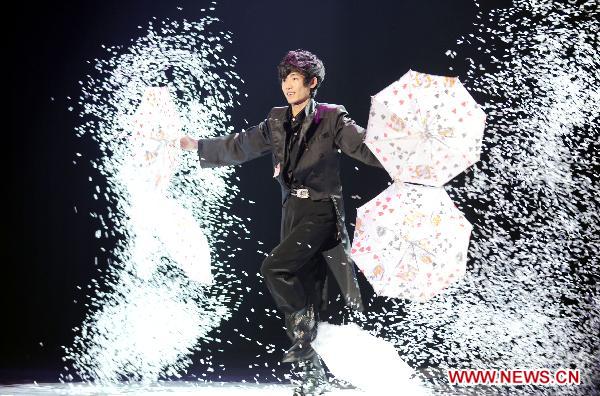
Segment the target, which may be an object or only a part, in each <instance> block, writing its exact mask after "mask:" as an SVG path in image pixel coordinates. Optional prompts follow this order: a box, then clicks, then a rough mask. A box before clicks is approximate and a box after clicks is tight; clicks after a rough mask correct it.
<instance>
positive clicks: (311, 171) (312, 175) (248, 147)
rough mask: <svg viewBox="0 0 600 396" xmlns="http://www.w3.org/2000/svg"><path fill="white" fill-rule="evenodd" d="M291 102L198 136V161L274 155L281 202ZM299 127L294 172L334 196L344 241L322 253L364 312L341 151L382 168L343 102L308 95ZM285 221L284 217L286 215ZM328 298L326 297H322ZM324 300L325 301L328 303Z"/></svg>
mask: <svg viewBox="0 0 600 396" xmlns="http://www.w3.org/2000/svg"><path fill="white" fill-rule="evenodd" d="M286 111H287V107H274V108H273V109H271V111H270V112H269V115H268V117H267V118H266V119H265V120H264V121H263V122H261V123H260V124H258V125H256V126H254V127H252V128H249V129H248V130H246V131H243V132H239V133H235V134H230V135H226V136H220V137H216V138H210V139H200V140H199V142H198V156H199V158H200V166H201V167H203V168H212V167H217V166H225V165H237V164H241V163H244V162H246V161H250V160H252V159H254V158H257V157H261V156H263V155H266V154H269V153H270V154H271V157H272V161H273V169H274V177H275V178H276V179H277V181H278V182H279V184H280V185H281V194H282V202H285V200H286V199H287V198H288V196H289V194H290V189H289V186H288V185H286V183H285V182H284V179H283V164H284V163H285V157H284V156H285V155H286V152H285V129H284V126H283V123H284V122H285V120H286ZM304 111H305V112H306V116H305V119H304V122H303V124H302V128H301V130H300V134H301V138H300V139H299V141H302V137H303V136H305V137H306V148H305V150H304V152H303V153H302V154H301V156H300V158H299V159H298V162H297V163H296V166H295V168H294V176H295V178H296V179H297V180H298V181H300V182H301V183H302V184H303V185H304V186H305V187H306V188H308V189H309V191H310V197H311V199H313V200H317V199H325V198H331V199H332V200H333V202H334V205H335V209H336V213H337V220H338V237H339V240H340V243H339V244H338V245H337V246H336V247H335V248H333V249H331V250H328V251H326V252H323V257H324V258H325V260H326V261H327V264H328V266H329V268H330V269H331V272H332V274H333V275H334V277H335V279H336V281H337V282H338V284H339V286H340V289H341V291H342V294H343V296H344V298H345V301H346V303H347V304H348V305H349V306H351V307H353V308H355V309H357V310H360V311H362V310H363V304H362V299H361V296H360V289H359V287H358V282H357V281H356V273H355V271H354V263H353V261H352V259H351V258H350V255H349V249H350V242H349V237H348V232H347V230H346V225H345V220H344V219H345V215H344V204H343V199H342V184H341V179H340V158H339V152H340V151H341V152H343V153H345V154H347V155H349V156H350V157H352V158H354V159H357V160H359V161H361V162H363V163H365V164H367V165H372V166H377V167H380V168H383V166H382V165H381V164H380V162H379V161H378V160H377V158H376V157H375V156H374V155H373V153H371V151H370V150H369V148H368V147H367V146H366V144H365V143H364V136H365V130H364V129H363V128H361V127H360V126H358V125H356V123H355V122H354V121H353V120H352V119H350V117H349V116H348V113H347V112H346V109H345V108H344V106H340V105H333V104H326V103H316V102H315V101H314V100H312V99H311V100H310V102H309V103H308V105H307V106H306V107H305V109H304ZM282 220H283V219H282ZM323 298H324V300H325V301H324V302H326V301H327V298H326V296H325V295H324V296H323ZM324 305H326V304H324Z"/></svg>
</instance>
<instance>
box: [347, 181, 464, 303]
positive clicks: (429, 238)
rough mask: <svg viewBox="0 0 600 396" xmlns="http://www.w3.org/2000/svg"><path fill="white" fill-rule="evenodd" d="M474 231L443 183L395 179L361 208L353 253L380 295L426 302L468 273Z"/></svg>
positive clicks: (353, 242)
mask: <svg viewBox="0 0 600 396" xmlns="http://www.w3.org/2000/svg"><path fill="white" fill-rule="evenodd" d="M471 230H472V226H471V224H470V223H469V222H468V221H467V220H466V219H465V217H464V216H463V214H462V213H461V212H460V211H459V210H458V209H457V208H456V206H455V205H454V203H453V202H452V200H451V199H450V197H449V196H448V194H447V193H446V191H445V190H444V189H443V188H440V187H429V186H420V185H414V184H408V183H401V182H396V183H393V184H392V185H390V186H389V187H388V188H387V189H385V190H384V191H383V192H382V193H381V194H379V195H378V196H377V197H375V198H374V199H372V200H371V201H369V202H367V203H366V204H365V205H363V206H361V207H360V208H358V209H357V220H356V228H355V230H354V239H353V241H352V248H351V255H352V258H353V259H354V261H355V263H356V265H357V266H358V268H360V270H361V271H362V272H363V273H364V274H365V276H366V277H367V279H368V280H369V282H370V283H371V285H372V286H373V289H374V290H375V292H376V293H377V294H378V295H381V296H388V297H397V298H406V299H410V300H415V301H422V302H423V301H427V300H428V299H430V298H432V297H433V296H435V295H436V294H439V293H440V292H442V291H443V290H444V289H446V288H447V287H448V286H449V285H450V284H452V283H453V282H455V281H457V280H458V279H459V278H461V277H462V276H464V274H465V269H466V262H467V249H468V245H469V238H470V235H471Z"/></svg>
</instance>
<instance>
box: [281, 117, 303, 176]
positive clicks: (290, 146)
mask: <svg viewBox="0 0 600 396" xmlns="http://www.w3.org/2000/svg"><path fill="white" fill-rule="evenodd" d="M305 113H306V107H304V108H303V109H302V110H300V112H299V113H298V114H297V115H296V116H295V117H294V116H292V106H288V110H287V117H286V121H285V122H284V124H283V127H284V128H285V153H286V156H285V163H284V164H283V180H284V181H285V183H286V184H287V185H288V186H290V188H300V187H301V186H302V185H301V183H300V182H299V181H298V180H296V178H295V177H294V172H293V171H294V168H295V167H296V163H297V162H298V158H299V156H300V154H301V153H302V149H303V148H304V146H305V142H304V137H303V139H302V140H300V130H301V129H302V123H303V122H304V119H305V118H306V117H305Z"/></svg>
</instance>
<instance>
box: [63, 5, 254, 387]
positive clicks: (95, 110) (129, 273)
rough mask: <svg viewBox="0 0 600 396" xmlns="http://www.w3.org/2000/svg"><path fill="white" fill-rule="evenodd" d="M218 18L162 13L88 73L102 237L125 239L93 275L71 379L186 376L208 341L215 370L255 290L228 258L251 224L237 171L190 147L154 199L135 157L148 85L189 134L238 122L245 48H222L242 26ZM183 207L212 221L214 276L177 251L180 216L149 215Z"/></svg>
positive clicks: (216, 131) (205, 223) (85, 132)
mask: <svg viewBox="0 0 600 396" xmlns="http://www.w3.org/2000/svg"><path fill="white" fill-rule="evenodd" d="M214 26H218V19H216V18H214V17H210V16H206V17H204V18H203V19H201V20H199V21H195V22H188V21H186V20H183V21H172V20H166V21H156V19H155V20H154V21H153V22H150V23H149V26H148V28H147V30H145V35H143V36H142V37H140V38H138V39H137V40H136V41H134V42H133V43H132V44H131V45H129V46H126V47H105V49H106V57H105V58H103V59H94V61H93V62H90V64H91V65H92V66H93V67H94V69H95V72H94V73H91V75H88V76H87V79H86V80H85V81H81V82H80V84H81V89H82V92H81V96H80V98H79V99H80V101H79V104H80V105H81V108H82V110H81V113H80V115H81V117H82V120H84V122H83V123H82V124H81V126H80V127H79V128H78V129H77V135H78V136H79V137H81V138H82V139H92V140H93V141H94V142H95V143H96V144H97V145H98V146H99V148H100V151H101V155H100V156H99V158H97V159H93V160H92V165H93V166H94V168H97V169H98V171H99V173H100V174H101V175H102V176H103V177H104V178H105V182H104V183H105V187H104V186H103V184H102V182H101V183H98V185H96V194H94V198H95V199H97V200H104V201H105V202H106V205H107V206H106V211H104V212H95V213H91V216H92V217H93V218H95V219H97V220H99V223H100V224H101V228H100V229H98V231H97V232H96V237H97V238H106V239H109V240H111V241H114V240H117V241H118V242H116V246H115V247H114V248H113V249H112V250H111V251H110V252H109V253H110V255H111V256H112V257H113V259H112V260H111V261H110V263H109V266H108V269H107V270H106V271H104V273H102V274H101V276H100V277H99V278H98V279H94V280H93V281H92V283H91V284H90V285H88V288H89V289H90V294H89V295H88V298H89V304H88V306H89V311H88V314H87V316H86V318H85V320H84V322H83V323H82V325H81V326H80V327H77V328H75V329H74V330H75V331H76V336H75V340H74V343H73V345H72V346H69V347H65V358H64V359H65V361H67V362H70V363H72V368H69V367H65V370H66V373H65V374H64V375H63V380H67V381H70V380H73V379H76V378H81V379H83V380H86V381H95V382H101V383H116V382H118V381H123V380H134V381H139V380H141V381H143V382H151V381H156V380H157V379H159V378H178V377H180V376H181V375H182V373H184V372H185V370H184V369H185V368H186V367H187V366H189V365H190V364H191V363H192V362H191V359H190V356H191V354H192V353H193V352H194V351H196V350H199V349H205V350H204V353H203V356H204V358H203V360H202V363H204V366H205V369H206V371H207V372H211V371H214V368H213V367H211V365H212V360H211V359H212V354H211V351H213V350H214V349H216V348H218V344H219V343H220V342H222V340H220V339H219V337H218V333H219V332H220V330H219V329H218V326H219V325H220V324H221V322H222V321H224V320H227V319H229V318H230V317H231V314H232V312H233V311H234V310H236V309H237V308H238V307H239V304H240V302H241V300H242V299H243V298H244V290H243V289H241V288H239V283H240V278H239V276H240V274H239V273H238V272H239V271H238V270H237V269H235V268H232V267H231V266H230V265H229V264H228V261H229V260H230V259H231V258H232V257H234V256H235V253H236V248H235V247H231V246H226V243H225V239H226V238H227V237H228V235H229V234H230V233H234V234H235V235H238V236H240V237H242V236H245V235H247V234H248V231H247V230H246V227H245V225H244V221H243V220H242V219H240V218H238V217H236V216H231V215H229V214H228V208H229V207H230V205H231V202H232V200H233V199H234V198H235V196H236V194H237V193H238V189H237V187H236V185H235V182H234V181H233V178H232V177H231V174H232V172H233V169H232V168H219V169H214V170H206V169H200V168H199V164H198V159H197V156H196V155H194V154H193V153H192V154H183V152H182V151H181V152H180V153H177V155H180V158H179V160H178V163H177V167H176V168H175V169H174V171H173V172H172V173H173V175H172V177H171V181H170V182H168V183H167V186H166V188H165V194H164V197H155V198H157V199H158V200H151V199H150V195H149V194H148V193H147V191H145V190H144V192H143V193H139V189H138V188H137V186H138V185H139V180H137V179H139V178H140V174H139V171H137V172H136V171H134V172H132V171H131V167H130V165H131V159H132V158H136V157H135V152H134V149H132V144H131V136H132V130H131V129H132V128H131V120H132V117H133V116H134V114H135V113H136V109H138V107H139V106H140V103H141V101H142V96H143V94H144V92H145V91H146V90H147V88H148V87H158V86H162V87H166V89H167V94H168V95H170V97H171V99H172V100H173V102H174V104H175V108H176V112H177V113H178V117H179V119H180V123H181V132H182V133H185V134H188V135H191V136H196V137H200V136H204V137H206V136H211V135H220V134H222V133H224V132H228V131H230V130H231V127H228V126H227V124H228V121H229V116H228V115H227V110H228V109H229V108H230V107H232V106H233V105H234V104H235V103H237V101H236V99H235V98H236V96H238V95H239V91H238V89H237V84H239V83H240V82H243V81H242V80H241V79H240V78H239V77H238V75H237V74H236V73H235V72H234V63H235V58H233V59H231V60H227V59H225V58H224V56H223V55H222V51H223V49H224V48H225V47H224V46H225V45H227V44H228V43H230V42H231V33H229V32H222V31H216V29H215V28H214ZM140 29H141V31H144V30H143V29H142V28H141V27H140ZM140 122H144V120H143V119H142V120H141V121H140V120H138V123H140ZM90 181H92V178H91V177H90ZM159 198H160V199H159ZM152 202H154V203H155V204H152ZM174 214H175V215H178V216H179V218H180V219H184V220H185V221H187V223H186V224H187V226H190V227H191V226H193V230H196V231H195V232H196V233H201V232H202V231H200V230H203V231H204V234H205V235H206V240H207V242H208V245H209V246H210V251H211V253H212V260H211V261H212V263H211V265H212V278H213V283H212V284H207V283H206V282H205V281H206V277H204V278H203V279H194V277H192V276H189V275H190V272H189V270H190V269H189V268H182V266H181V265H178V264H179V263H178V262H177V259H178V258H177V257H173V254H171V255H170V254H169V252H171V253H172V251H173V249H171V251H169V249H168V248H169V246H167V245H168V244H171V246H173V243H172V242H173V241H168V240H166V239H165V236H168V235H175V236H176V235H179V234H178V233H180V232H182V229H181V224H182V222H181V221H180V222H177V221H170V222H169V221H162V222H161V224H160V225H159V226H158V227H155V228H152V224H150V223H151V222H149V221H146V222H143V221H142V220H143V219H144V218H146V219H151V218H157V219H161V218H163V219H167V218H168V217H170V216H173V215H174ZM190 227H188V229H189V230H191V229H192V228H190ZM198 227H199V228H198ZM192 236H193V235H192ZM178 239H181V238H178ZM188 239H189V238H188ZM197 240H198V239H197ZM198 241H199V242H201V241H200V240H198ZM110 243H114V242H110ZM198 245H200V244H198ZM179 247H181V246H179ZM184 247H185V246H184ZM192 248H193V246H192ZM201 248H202V247H201V246H198V249H201ZM188 249H189V247H188ZM205 249H206V248H205ZM204 254H205V255H206V254H208V252H206V253H204ZM180 261H181V260H180ZM206 265H208V263H206ZM182 269H183V270H185V271H183V270H182ZM198 280H201V281H202V282H198ZM211 348H212V349H211Z"/></svg>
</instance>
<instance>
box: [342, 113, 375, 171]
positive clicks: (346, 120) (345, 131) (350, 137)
mask: <svg viewBox="0 0 600 396" xmlns="http://www.w3.org/2000/svg"><path fill="white" fill-rule="evenodd" d="M335 131H336V132H335V144H337V146H338V147H339V148H340V149H341V150H342V151H343V152H344V154H346V155H348V156H350V157H352V158H354V159H356V160H359V161H361V162H363V163H365V164H367V165H371V166H376V167H379V168H383V165H381V163H380V162H379V160H378V159H377V157H375V155H373V153H372V152H371V150H369V148H368V147H367V145H366V144H365V142H364V139H365V133H366V131H365V129H364V128H362V127H360V126H358V125H356V123H355V122H354V121H353V120H352V119H351V118H350V117H349V116H348V112H347V111H346V109H345V108H344V106H339V107H338V109H337V110H336V124H335Z"/></svg>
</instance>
